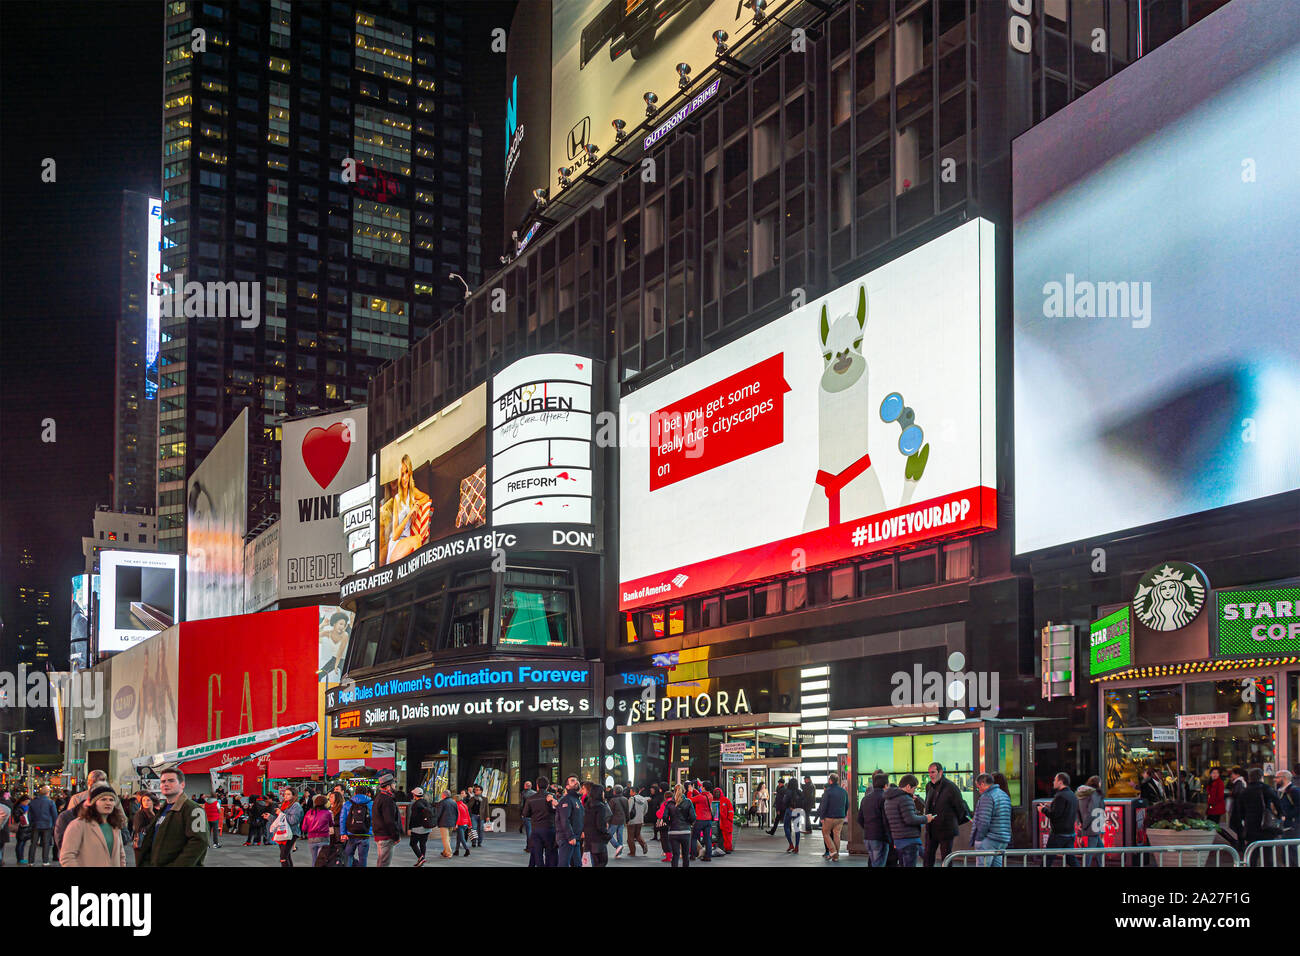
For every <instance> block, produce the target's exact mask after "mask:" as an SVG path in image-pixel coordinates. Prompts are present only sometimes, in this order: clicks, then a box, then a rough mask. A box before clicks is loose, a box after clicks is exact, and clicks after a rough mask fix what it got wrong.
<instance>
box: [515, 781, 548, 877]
mask: <svg viewBox="0 0 1300 956" xmlns="http://www.w3.org/2000/svg"><path fill="white" fill-rule="evenodd" d="M550 790H551V781H550V779H549V778H547V777H538V778H537V789H536V790H529V791H527V793H528V797H527V798H526V799H525V801H524V809H523V810H522V811H521V813H522V814H523V819H524V824H525V825H526V827H527V829H528V834H529V847H528V865H529V866H555V862H556V847H555V804H556V802H557V801H556V797H555V795H554V794H553V793H551V792H550Z"/></svg>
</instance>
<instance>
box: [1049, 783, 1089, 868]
mask: <svg viewBox="0 0 1300 956" xmlns="http://www.w3.org/2000/svg"><path fill="white" fill-rule="evenodd" d="M1052 787H1053V789H1055V791H1056V795H1055V796H1054V797H1052V802H1051V803H1050V804H1049V805H1048V807H1047V810H1046V811H1045V813H1046V815H1047V819H1048V820H1049V821H1050V822H1051V824H1052V830H1051V833H1050V834H1049V835H1048V837H1047V846H1048V847H1049V848H1057V849H1061V848H1065V847H1072V846H1074V825H1075V823H1076V821H1077V820H1078V819H1079V798H1078V797H1077V796H1075V793H1074V791H1073V790H1071V789H1070V775H1069V774H1068V773H1058V774H1057V775H1056V777H1055V779H1053V780H1052ZM1061 856H1064V857H1065V863H1066V866H1080V865H1081V864H1082V861H1081V860H1080V859H1079V857H1078V856H1077V855H1076V854H1059V855H1057V856H1049V857H1047V859H1046V860H1044V863H1045V865H1047V866H1060V864H1059V863H1058V862H1057V860H1059V859H1060V858H1061Z"/></svg>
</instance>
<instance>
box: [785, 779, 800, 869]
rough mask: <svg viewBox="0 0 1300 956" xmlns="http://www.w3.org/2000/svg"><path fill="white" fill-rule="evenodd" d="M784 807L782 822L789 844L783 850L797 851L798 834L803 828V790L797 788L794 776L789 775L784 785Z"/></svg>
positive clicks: (788, 851)
mask: <svg viewBox="0 0 1300 956" xmlns="http://www.w3.org/2000/svg"><path fill="white" fill-rule="evenodd" d="M784 809H785V817H784V819H783V821H782V822H783V825H784V826H785V842H786V843H788V844H789V846H788V847H787V848H786V851H785V852H786V853H798V852H799V835H800V833H801V832H802V830H803V815H804V807H803V791H802V790H800V789H799V781H797V780H795V778H794V777H791V778H790V780H789V782H788V783H786V785H785V801H784ZM792 833H793V836H792V835H791V834H792Z"/></svg>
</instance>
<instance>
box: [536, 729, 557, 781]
mask: <svg viewBox="0 0 1300 956" xmlns="http://www.w3.org/2000/svg"><path fill="white" fill-rule="evenodd" d="M537 769H538V772H539V773H541V774H544V775H545V776H546V777H547V779H549V780H550V781H551V782H552V783H555V782H561V783H562V781H560V728H559V727H557V726H555V725H554V724H550V725H548V726H545V727H539V728H538V730H537Z"/></svg>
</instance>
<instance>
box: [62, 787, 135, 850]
mask: <svg viewBox="0 0 1300 956" xmlns="http://www.w3.org/2000/svg"><path fill="white" fill-rule="evenodd" d="M125 827H126V814H124V813H123V812H122V806H121V804H120V803H119V802H118V799H117V792H116V791H115V790H114V789H113V788H112V787H110V786H109V785H108V784H107V783H97V784H95V786H93V787H91V788H90V792H89V794H88V795H87V797H86V799H85V800H84V801H82V803H81V805H80V809H79V810H78V811H77V816H76V819H74V820H73V821H72V822H71V823H69V824H68V827H67V829H66V830H64V831H63V843H62V844H61V846H60V848H59V866H72V867H80V866H115V867H124V866H126V834H125V833H123V830H124V829H125Z"/></svg>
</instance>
